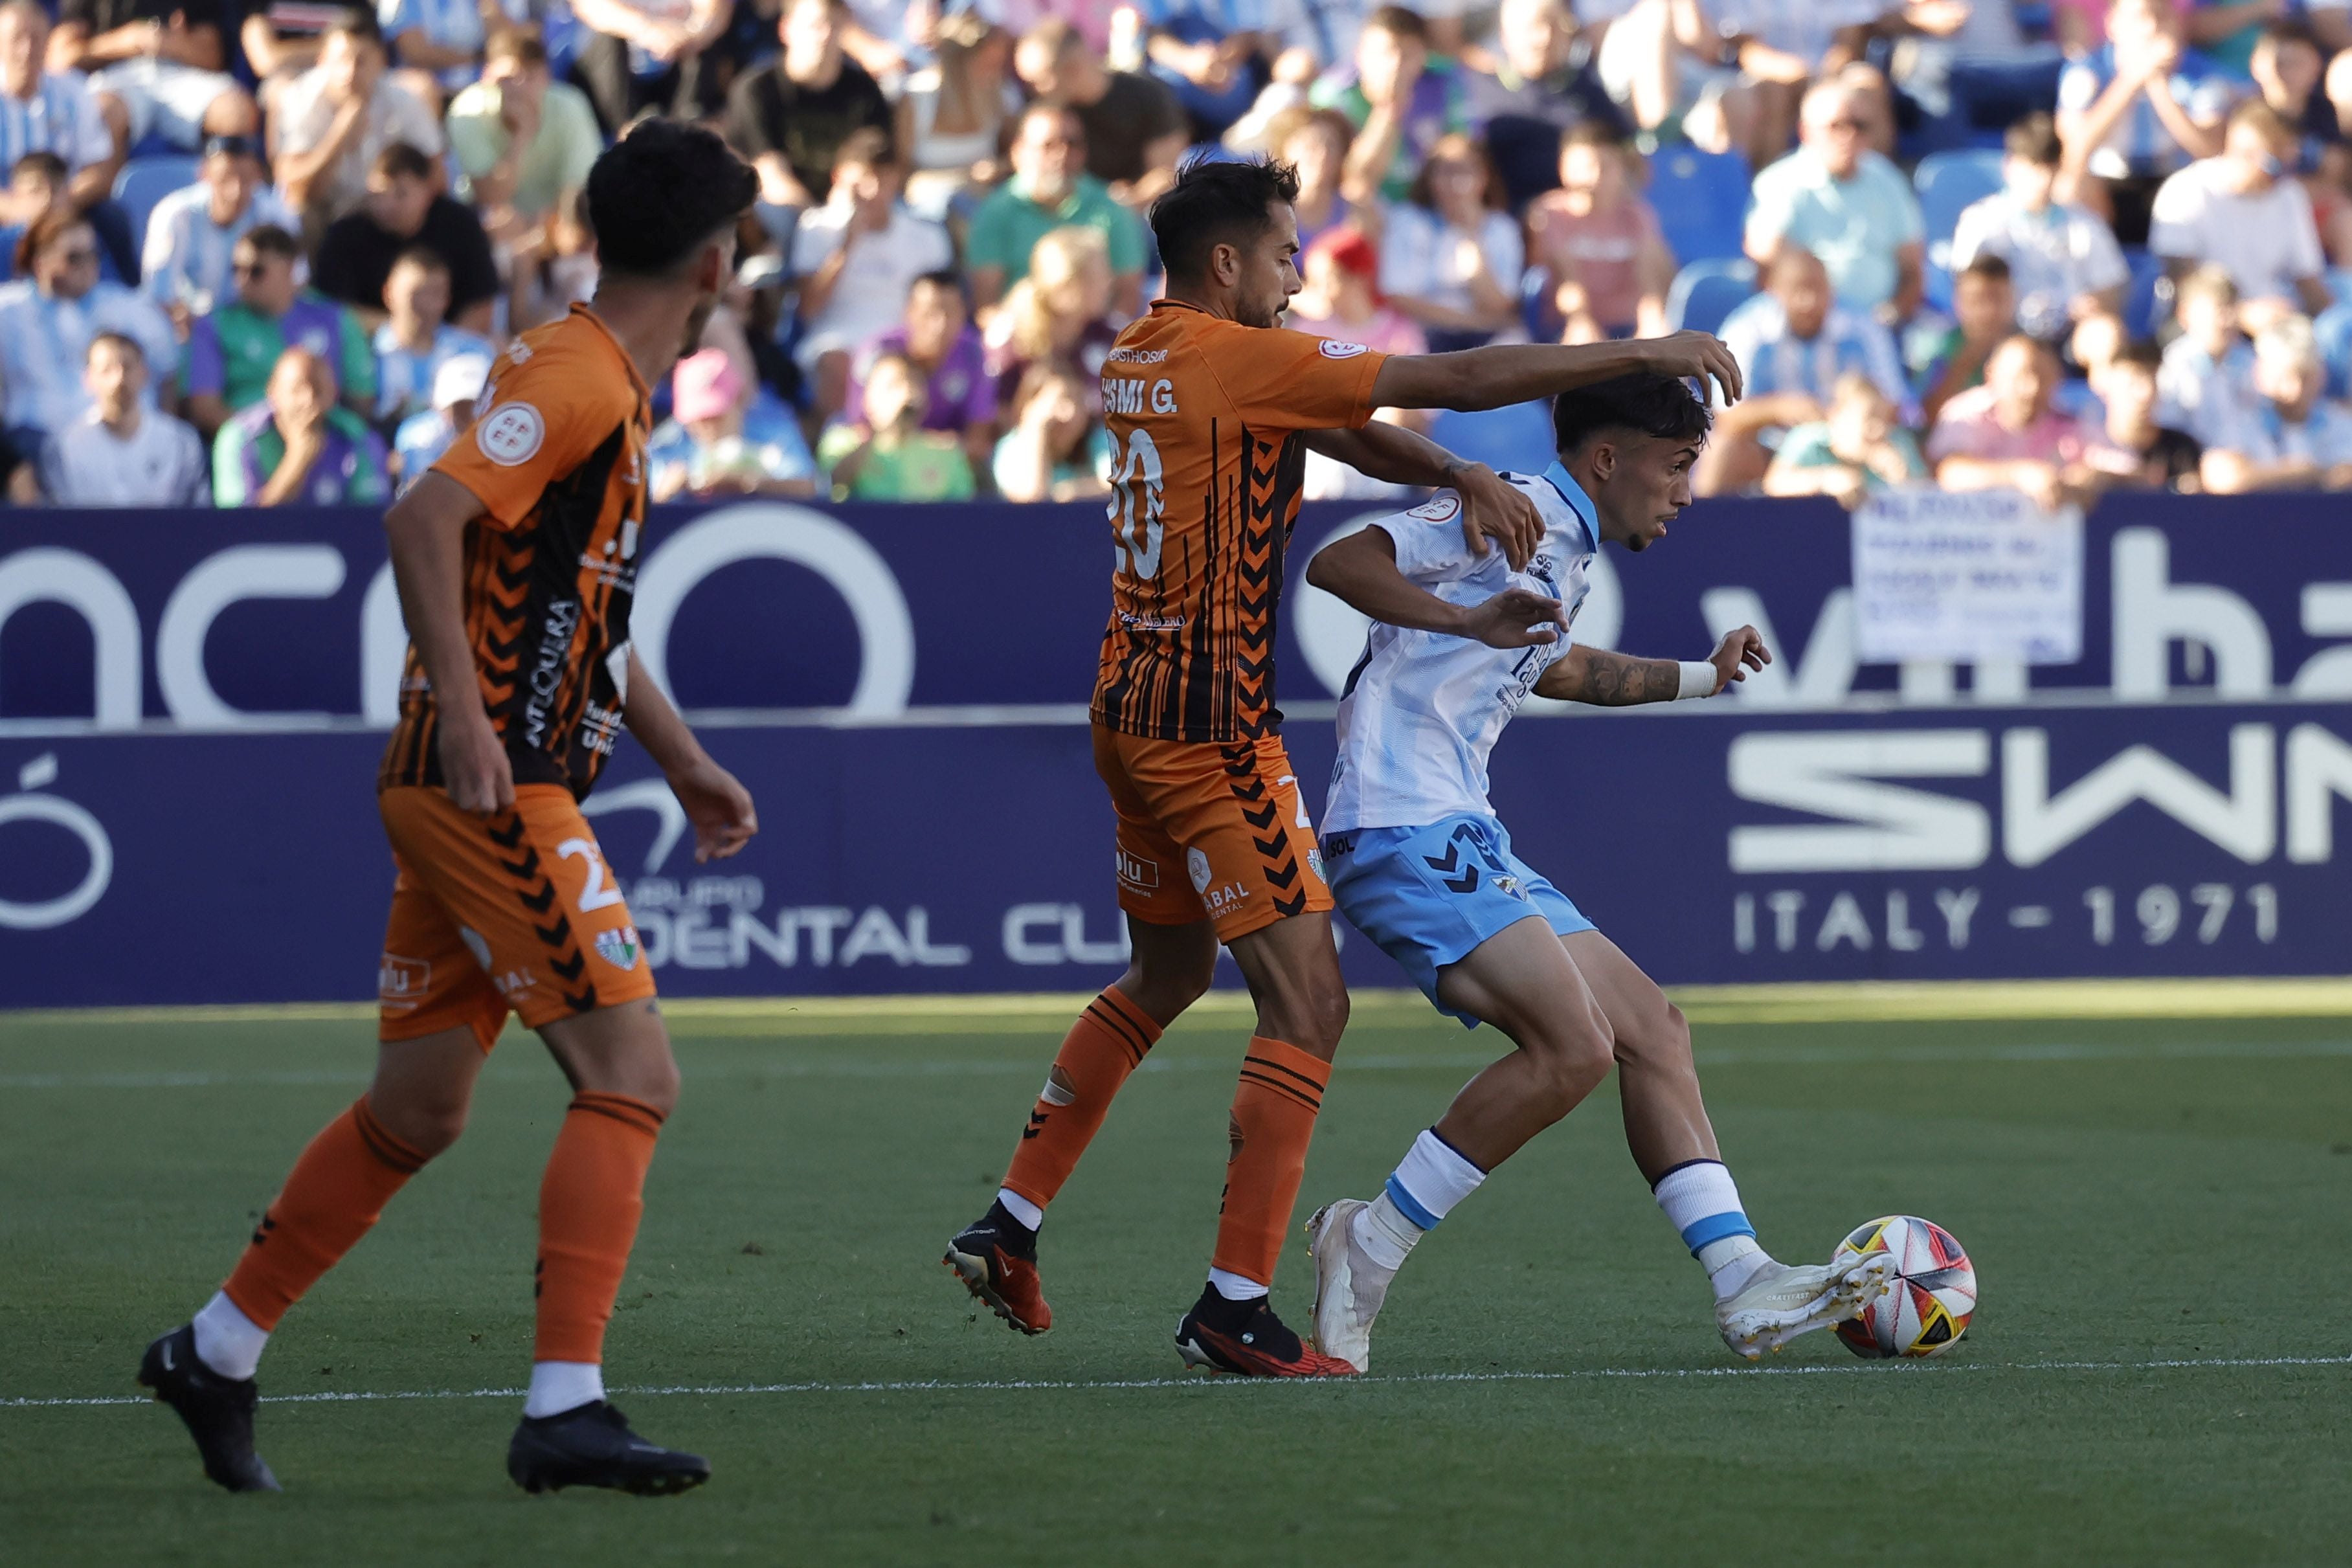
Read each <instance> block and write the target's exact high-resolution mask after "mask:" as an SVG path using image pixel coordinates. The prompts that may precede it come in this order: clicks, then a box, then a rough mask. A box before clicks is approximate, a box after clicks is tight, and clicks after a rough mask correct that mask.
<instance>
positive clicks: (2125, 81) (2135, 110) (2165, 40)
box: [2058, 0, 2237, 246]
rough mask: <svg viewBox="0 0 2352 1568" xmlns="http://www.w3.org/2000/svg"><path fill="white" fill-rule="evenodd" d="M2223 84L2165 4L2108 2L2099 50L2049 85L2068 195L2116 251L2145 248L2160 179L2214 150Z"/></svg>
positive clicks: (2227, 86) (2224, 109)
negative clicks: (2094, 213) (2073, 185)
mask: <svg viewBox="0 0 2352 1568" xmlns="http://www.w3.org/2000/svg"><path fill="white" fill-rule="evenodd" d="M2236 96H2237V92H2236V88H2235V85H2234V83H2233V81H2232V79H2231V76H2230V74H2229V73H2228V72H2227V71H2225V70H2223V69H2222V68H2221V67H2220V66H2218V65H2216V64H2214V62H2213V61H2211V60H2210V59H2208V58H2206V57H2204V56H2202V55H2200V54H2198V53H2196V52H2195V51H2194V50H2191V49H2189V48H2188V47H2186V46H2185V45H2184V44H2183V42H2182V37H2181V23H2180V16H2179V11H2178V10H2177V9H2176V8H2175V0H2114V4H2113V5H2112V7H2111V8H2110V10H2109V11H2108V14H2107V42H2106V43H2105V45H2104V46H2103V47H2100V48H2099V49H2098V50H2097V51H2096V52H2095V53H2094V54H2091V55H2088V56H2085V57H2084V58H2082V59H2078V60H2075V61H2074V62H2073V63H2072V64H2070V65H2069V66H2067V68H2066V69H2065V73H2064V74H2063V76H2061V77H2060V78H2059V79H2058V135H2059V137H2060V139H2061V140H2062V141H2063V142H2064V143H2065V146H2066V167H2067V169H2068V171H2069V172H2070V173H2071V174H2075V175H2077V176H2078V177H2080V179H2081V183H2080V184H2079V186H2078V189H2077V191H2076V193H2075V195H2077V196H2078V197H2079V199H2081V200H2082V201H2084V203H2085V205H2090V206H2092V207H2093V208H2094V209H2095V210H2100V209H2104V210H2105V212H2106V213H2107V215H2108V218H2109V221H2110V222H2111V223H2112V224H2113V225H2114V226H2115V231H2116V239H2117V240H2118V241H2120V242H2121V243H2122V244H2125V245H2132V246H2137V245H2145V244H2147V226H2148V206H2149V204H2150V203H2151V202H2153V201H2154V200H2155V199H2156V189H2157V187H2158V185H2160V184H2163V183H2164V181H2165V179H2166V177H2167V176H2168V175H2170V174H2173V173H2175V172H2176V171H2178V170H2179V169H2182V168H2185V167H2186V166H2187V165H2188V164H2189V162H2190V161H2191V160H2192V159H2197V158H2210V157H2211V156H2212V155H2213V154H2214V153H2219V152H2220V151H2221V120H2222V116H2224V115H2225V114H2227V113H2228V112H2229V110H2230V104H2231V100H2232V99H2234V98H2235V97H2236Z"/></svg>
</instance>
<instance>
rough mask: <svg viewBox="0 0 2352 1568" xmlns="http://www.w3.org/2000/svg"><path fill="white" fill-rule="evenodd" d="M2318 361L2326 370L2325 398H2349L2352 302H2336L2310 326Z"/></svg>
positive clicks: (2350, 384)
mask: <svg viewBox="0 0 2352 1568" xmlns="http://www.w3.org/2000/svg"><path fill="white" fill-rule="evenodd" d="M2311 335H2312V336H2313V337H2314V338H2315V339H2317V340H2318V342H2319V357H2320V359H2321V360H2322V361H2323V362H2324V363H2326V366H2327V395H2328V396H2330V397H2344V396H2347V395H2352V302H2347V301H2346V300H2343V299H2341V298H2340V297H2339V298H2338V300H2337V301H2336V303H2335V304H2333V305H2330V306H2328V307H2327V309H2326V310H2322V311H2320V312H2319V315H2318V316H2317V318H2316V319H2315V320H2314V321H2312V323H2311Z"/></svg>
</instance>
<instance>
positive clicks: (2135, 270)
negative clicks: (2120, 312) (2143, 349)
mask: <svg viewBox="0 0 2352 1568" xmlns="http://www.w3.org/2000/svg"><path fill="white" fill-rule="evenodd" d="M2124 262H2125V265H2126V266H2128V267H2129V268H2131V281H2130V282H2128V283H2126V285H2124V331H2125V333H2126V335H2128V336H2130V337H2135V338H2152V337H2154V336H2156V333H2157V329H2158V328H2159V327H2161V326H2163V325H2164V323H2165V321H2167V320H2168V318H2169V317H2170V316H2171V314H2172V290H2171V289H2168V288H2166V289H2159V288H2158V284H2160V283H2162V282H2163V281H2164V259H2163V258H2161V257H2158V256H2155V255H2152V254H2150V253H2149V252H2147V251H2146V250H2143V249H2141V248H2140V247H2137V246H2133V247H2129V248H2127V249H2126V250H2125V251H2124Z"/></svg>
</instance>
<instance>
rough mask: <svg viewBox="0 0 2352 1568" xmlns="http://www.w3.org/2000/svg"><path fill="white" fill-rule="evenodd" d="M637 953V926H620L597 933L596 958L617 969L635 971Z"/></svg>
mask: <svg viewBox="0 0 2352 1568" xmlns="http://www.w3.org/2000/svg"><path fill="white" fill-rule="evenodd" d="M637 952H638V944H637V928H636V927H635V926H619V927H616V928H614V930H612V931H598V932H597V933H596V956H597V957H599V958H601V959H603V960H604V962H605V963H609V964H611V965H612V966H613V967H614V968H615V969H635V967H636V966H637Z"/></svg>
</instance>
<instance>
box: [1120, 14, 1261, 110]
mask: <svg viewBox="0 0 2352 1568" xmlns="http://www.w3.org/2000/svg"><path fill="white" fill-rule="evenodd" d="M1136 9H1137V11H1138V12H1139V14H1140V15H1141V16H1142V19H1143V21H1144V24H1145V39H1144V59H1145V61H1146V68H1148V69H1149V70H1150V73H1151V74H1152V76H1154V77H1156V78H1157V79H1160V81H1161V82H1164V83H1165V84H1167V86H1168V87H1170V88H1171V89H1173V90H1174V92H1175V95H1176V99H1177V101H1178V102H1179V103H1181V105H1182V106H1183V109H1184V112H1185V114H1186V115H1187V116H1188V117H1190V119H1191V120H1192V131H1193V134H1194V137H1195V139H1197V140H1199V141H1202V142H1214V141H1215V140H1217V138H1219V137H1220V136H1223V134H1224V133H1225V128H1226V127H1227V126H1230V125H1231V124H1233V122H1234V121H1236V120H1239V119H1240V118H1241V117H1242V116H1243V115H1244V113H1246V112H1247V111H1248V110H1249V107H1250V105H1251V103H1252V102H1254V101H1255V100H1256V98H1257V95H1258V89H1260V88H1262V87H1264V86H1265V83H1266V81H1267V79H1268V78H1269V76H1270V75H1271V72H1270V71H1269V69H1268V62H1269V59H1270V57H1271V50H1270V46H1271V44H1272V43H1273V41H1274V40H1273V38H1272V37H1271V36H1270V35H1269V34H1268V33H1266V32H1265V30H1264V29H1263V27H1262V26H1261V24H1263V23H1264V22H1265V21H1266V20H1267V19H1268V16H1267V13H1268V12H1269V10H1270V9H1271V8H1270V7H1268V6H1265V5H1233V4H1230V3H1229V0H1139V4H1138V5H1137V6H1136Z"/></svg>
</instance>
